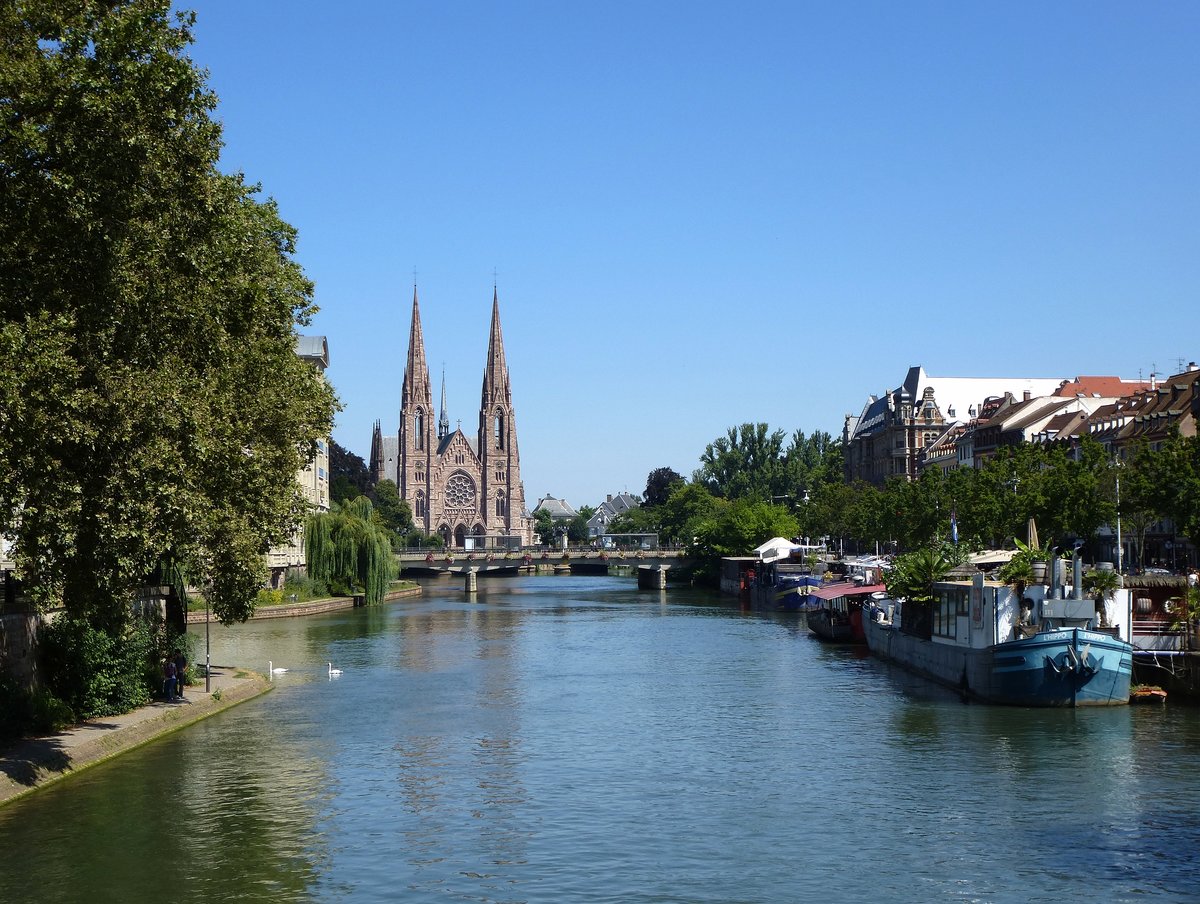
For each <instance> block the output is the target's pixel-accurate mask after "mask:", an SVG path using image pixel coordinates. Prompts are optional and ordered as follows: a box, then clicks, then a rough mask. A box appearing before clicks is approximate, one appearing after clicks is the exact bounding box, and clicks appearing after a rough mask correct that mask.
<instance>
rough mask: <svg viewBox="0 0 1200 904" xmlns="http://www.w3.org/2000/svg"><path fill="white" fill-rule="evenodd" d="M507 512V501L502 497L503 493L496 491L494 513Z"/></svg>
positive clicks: (502, 513)
mask: <svg viewBox="0 0 1200 904" xmlns="http://www.w3.org/2000/svg"><path fill="white" fill-rule="evenodd" d="M507 512H508V505H507V501H506V500H505V498H504V494H503V493H497V494H496V514H497V515H504V514H506V513H507Z"/></svg>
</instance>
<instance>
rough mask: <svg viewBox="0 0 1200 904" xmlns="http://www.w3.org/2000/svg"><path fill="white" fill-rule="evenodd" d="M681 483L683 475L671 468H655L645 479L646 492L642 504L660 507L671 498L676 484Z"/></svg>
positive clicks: (643, 494)
mask: <svg viewBox="0 0 1200 904" xmlns="http://www.w3.org/2000/svg"><path fill="white" fill-rule="evenodd" d="M681 483H683V475H681V474H679V473H678V472H676V471H675V470H673V469H672V468H655V469H654V470H653V471H651V472H650V474H649V476H648V477H647V478H646V491H645V492H644V493H642V502H643V503H644V504H646V505H649V506H655V505H662V504H663V503H664V502H666V501H667V499H669V498H670V496H671V491H672V490H674V489H675V487H676V485H677V484H681Z"/></svg>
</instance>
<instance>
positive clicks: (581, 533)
mask: <svg viewBox="0 0 1200 904" xmlns="http://www.w3.org/2000/svg"><path fill="white" fill-rule="evenodd" d="M594 514H596V510H595V509H594V508H592V507H591V506H590V505H585V506H582V507H580V509H579V511H578V513H576V515H575V517H574V518H572V519H571V521H570V523H569V524H568V525H567V539H568V540H569V541H570V542H571V543H575V544H578V543H586V542H587V539H588V519H590V518H591V517H592V515H594Z"/></svg>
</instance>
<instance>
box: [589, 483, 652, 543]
mask: <svg viewBox="0 0 1200 904" xmlns="http://www.w3.org/2000/svg"><path fill="white" fill-rule="evenodd" d="M640 505H641V502H640V501H639V500H638V498H637V497H636V496H633V495H631V494H630V493H617V495H616V496H612V495H610V496H608V498H606V499H605V500H604V501H603V502H601V503H600V504H599V505H598V506H596V511H595V512H594V513H593V514H592V517H590V518H589V519H588V523H587V527H588V536H589V537H599V536H601V535H602V534H606V533H608V525H609V522H611V521H612V520H613V518H615V517H617V515H620V514H622V513H624V512H627V511H629V510H630V509H634V508H637V507H638V506H640Z"/></svg>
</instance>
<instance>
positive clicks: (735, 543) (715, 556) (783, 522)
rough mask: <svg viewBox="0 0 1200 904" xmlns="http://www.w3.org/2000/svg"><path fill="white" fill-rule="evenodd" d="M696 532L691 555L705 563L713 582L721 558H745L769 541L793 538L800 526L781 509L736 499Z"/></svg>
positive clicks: (785, 509)
mask: <svg viewBox="0 0 1200 904" xmlns="http://www.w3.org/2000/svg"><path fill="white" fill-rule="evenodd" d="M696 530H697V536H696V541H695V544H694V550H693V551H694V552H696V553H698V555H699V558H700V559H701V561H702V562H703V563H704V564H703V566H702V569H703V571H704V573H705V574H706V575H707V576H708V577H709V578H712V577H715V576H716V572H717V569H718V568H719V567H720V561H721V559H722V558H724V557H727V556H744V555H748V554H749V553H750V552H751V551H752V550H753V549H754V548H755V547H756V546H758V545H759V544H760V543H764V542H765V541H767V540H769V539H771V538H772V537H794V536H796V534H797V533H798V532H799V525H798V524H797V522H796V518H795V516H794V515H792V513H791V512H790V511H788V509H787V508H785V507H784V506H781V505H772V504H771V503H769V502H758V501H755V500H753V499H738V500H735V501H733V502H731V503H729V505H727V506H724V507H723V508H721V509H720V510H718V511H717V512H716V513H715V514H714V515H712V516H711V517H710V518H708V519H706V520H705V521H703V522H701V523H699V524H697V525H696Z"/></svg>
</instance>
